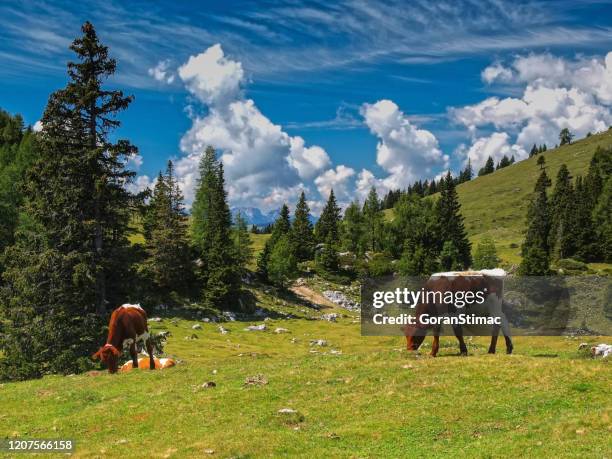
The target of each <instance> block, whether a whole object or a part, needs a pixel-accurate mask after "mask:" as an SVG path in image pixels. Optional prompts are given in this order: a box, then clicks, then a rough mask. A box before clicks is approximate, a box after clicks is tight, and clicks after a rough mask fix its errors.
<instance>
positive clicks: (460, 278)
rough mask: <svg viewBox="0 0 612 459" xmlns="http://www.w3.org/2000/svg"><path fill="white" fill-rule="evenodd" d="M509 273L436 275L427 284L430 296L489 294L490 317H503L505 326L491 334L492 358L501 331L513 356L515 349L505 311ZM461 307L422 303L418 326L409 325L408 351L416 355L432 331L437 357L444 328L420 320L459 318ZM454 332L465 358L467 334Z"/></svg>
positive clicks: (486, 271) (495, 327) (456, 328)
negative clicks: (443, 316)
mask: <svg viewBox="0 0 612 459" xmlns="http://www.w3.org/2000/svg"><path fill="white" fill-rule="evenodd" d="M505 275H506V272H505V271H504V270H503V269H483V270H481V271H459V272H448V273H436V274H432V275H431V277H430V278H429V279H428V280H427V282H426V283H425V291H426V292H441V293H442V294H444V293H445V292H474V293H476V292H487V294H488V298H487V302H488V305H489V313H490V316H492V317H500V318H501V322H502V323H501V325H493V326H492V332H491V344H490V345H489V354H495V350H496V346H497V336H498V334H499V329H500V328H501V329H502V332H503V334H504V338H505V340H506V353H508V354H512V350H513V345H512V339H511V338H510V326H509V325H508V320H507V319H506V316H505V314H504V313H503V311H502V305H503V300H502V294H503V286H504V281H503V277H504V276H505ZM456 312H457V307H455V305H453V304H440V303H426V302H421V303H419V304H418V305H417V307H416V311H415V313H416V314H415V315H416V318H417V325H407V326H405V327H404V333H405V335H406V341H407V348H408V350H409V351H416V350H417V349H418V348H419V346H420V345H421V343H422V342H423V340H424V339H425V336H426V335H427V330H428V328H432V330H433V337H434V340H433V343H432V345H431V355H432V356H433V357H435V356H436V355H437V353H438V350H439V348H440V330H441V326H440V325H429V326H428V325H423V324H421V322H420V320H419V317H420V316H421V315H423V314H428V315H429V316H430V317H439V316H441V315H444V314H451V315H452V314H455V313H456ZM453 332H454V333H455V336H456V337H457V340H458V341H459V351H460V352H461V355H467V346H466V345H465V341H464V340H463V330H462V327H461V325H453Z"/></svg>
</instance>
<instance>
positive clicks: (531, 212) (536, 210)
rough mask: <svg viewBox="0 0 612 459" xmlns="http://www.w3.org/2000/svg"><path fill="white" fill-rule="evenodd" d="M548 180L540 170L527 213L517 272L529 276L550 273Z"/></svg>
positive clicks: (544, 172) (543, 171)
mask: <svg viewBox="0 0 612 459" xmlns="http://www.w3.org/2000/svg"><path fill="white" fill-rule="evenodd" d="M549 186H550V179H549V178H548V176H547V175H546V171H545V170H542V172H541V173H540V176H539V178H538V180H537V182H536V185H535V188H534V195H533V197H532V199H531V203H530V205H529V209H528V211H527V234H526V236H525V241H524V242H523V246H522V248H521V254H522V256H523V259H522V261H521V265H520V267H519V272H520V273H521V274H523V275H529V276H544V275H547V274H548V273H549V272H550V268H549V266H550V251H549V245H548V241H549V234H550V209H549V204H548V196H547V194H546V189H547V188H548V187H549Z"/></svg>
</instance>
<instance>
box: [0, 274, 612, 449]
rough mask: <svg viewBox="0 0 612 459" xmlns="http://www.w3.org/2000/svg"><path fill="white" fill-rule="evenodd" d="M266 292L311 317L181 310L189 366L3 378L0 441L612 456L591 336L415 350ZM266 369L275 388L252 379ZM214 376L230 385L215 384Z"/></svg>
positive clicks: (350, 316) (173, 325) (176, 351)
mask: <svg viewBox="0 0 612 459" xmlns="http://www.w3.org/2000/svg"><path fill="white" fill-rule="evenodd" d="M310 285H311V286H312V285H318V284H317V283H310ZM322 286H323V284H321V287H322ZM253 293H254V294H255V295H256V296H257V298H258V302H259V306H260V307H262V308H264V309H267V310H268V312H269V313H270V315H271V316H274V313H284V314H286V313H288V312H290V313H291V314H293V316H295V318H293V319H283V320H279V319H275V320H270V321H267V322H263V323H266V325H267V326H268V331H265V332H247V331H244V330H243V329H244V328H245V327H246V326H247V325H250V324H252V323H262V322H230V323H226V324H224V327H225V328H227V329H229V330H230V332H229V333H228V334H227V335H222V334H220V333H219V331H218V330H217V326H216V325H215V324H211V323H201V326H202V327H203V328H202V330H193V329H192V328H191V327H192V325H193V324H194V322H193V321H191V320H186V319H180V318H171V317H165V318H164V320H163V321H162V322H160V323H154V324H153V325H152V328H153V329H154V330H155V331H159V330H169V331H170V332H171V333H172V336H171V337H170V339H169V341H168V344H167V346H166V351H167V352H168V353H169V354H171V355H173V356H176V357H177V358H179V359H181V360H182V363H180V364H179V365H178V366H177V367H175V368H171V369H167V370H163V371H156V372H149V371H134V372H132V373H128V374H120V375H109V374H107V373H93V374H89V375H87V374H85V375H76V376H68V377H62V376H47V377H45V378H43V379H40V380H34V381H26V382H20V383H6V384H3V385H0V399H1V400H2V413H1V414H0V437H22V438H24V437H29V438H37V437H39V438H60V437H67V438H72V439H74V440H76V442H77V448H76V453H75V457H99V456H105V457H106V456H108V457H128V458H129V457H177V458H178V457H202V456H206V455H208V454H210V453H211V451H213V452H214V453H213V454H214V456H215V457H286V456H289V455H290V456H298V457H417V456H426V457H439V456H442V455H446V454H449V453H455V454H459V455H461V456H465V457H524V456H536V457H537V456H540V457H551V456H559V457H603V456H605V455H606V454H608V453H609V435H610V432H611V430H612V421H611V418H610V416H611V415H612V413H611V412H610V409H611V404H610V397H609V381H610V378H611V377H612V371H611V369H610V368H611V367H610V365H609V363H606V362H604V361H601V360H593V359H590V358H585V357H584V356H583V355H581V354H580V353H579V352H578V350H577V347H578V343H579V341H577V340H576V339H567V338H562V337H555V338H516V339H515V351H516V354H515V355H511V356H507V355H504V354H498V355H495V356H492V355H487V354H486V349H487V341H488V340H487V339H485V338H474V339H473V340H472V341H469V349H470V354H471V355H470V356H469V357H467V358H465V357H458V356H457V351H458V350H457V346H456V342H455V340H454V338H452V339H451V338H442V340H441V342H442V343H441V344H442V349H441V356H440V357H438V358H436V359H432V358H430V357H428V356H427V355H426V352H427V350H428V349H427V348H424V349H423V354H422V355H418V354H414V353H408V352H406V351H405V350H403V346H404V341H403V340H402V339H401V338H398V337H367V338H366V337H361V336H360V333H359V324H358V323H356V314H355V313H349V312H347V311H344V310H342V311H341V310H336V312H339V313H343V314H344V317H343V318H341V319H340V320H339V321H338V322H337V323H330V322H326V321H322V320H314V319H318V317H319V316H320V315H321V314H322V313H325V312H330V311H331V310H333V308H328V309H324V310H322V311H317V310H315V309H312V308H310V307H307V306H305V305H304V304H303V303H301V302H300V301H298V299H297V298H295V297H292V296H291V295H279V294H277V293H276V292H274V291H273V290H270V289H269V288H267V287H266V288H253ZM276 327H283V328H287V329H288V330H290V333H288V334H275V333H273V332H272V331H273V330H274V329H275V328H276ZM193 334H196V335H197V339H186V338H188V337H191V336H192V335H193ZM314 339H326V340H328V342H329V346H327V347H317V346H311V345H310V340H314ZM582 340H584V341H587V342H589V343H596V342H599V340H598V339H597V338H590V337H589V338H582ZM502 342H503V340H502ZM427 345H428V342H427V343H426V346H427ZM331 350H337V351H341V354H335V353H332V352H330V351H331ZM500 350H501V351H502V352H503V346H502V349H500ZM257 374H263V375H264V377H265V378H266V379H267V381H268V384H266V385H261V386H245V384H244V382H245V378H247V377H250V376H254V375H257ZM207 381H214V382H215V383H216V387H215V388H206V389H205V388H202V387H201V386H202V384H203V383H205V382H207ZM282 408H291V409H293V410H296V411H297V413H293V414H280V413H278V411H279V410H280V409H282Z"/></svg>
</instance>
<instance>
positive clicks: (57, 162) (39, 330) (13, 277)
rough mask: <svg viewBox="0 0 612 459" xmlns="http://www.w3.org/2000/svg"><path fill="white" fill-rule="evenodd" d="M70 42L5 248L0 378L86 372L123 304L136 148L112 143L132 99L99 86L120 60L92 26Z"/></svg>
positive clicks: (126, 288) (46, 111) (126, 286)
mask: <svg viewBox="0 0 612 459" xmlns="http://www.w3.org/2000/svg"><path fill="white" fill-rule="evenodd" d="M82 31H83V36H82V37H80V38H77V39H76V40H75V41H74V42H73V43H72V45H71V47H70V48H71V49H72V50H73V51H74V52H75V53H76V56H77V61H76V62H69V63H68V75H69V78H70V81H69V83H68V84H67V86H66V88H64V89H60V90H58V91H56V92H54V93H53V94H51V96H50V97H49V102H48V104H47V107H46V109H45V112H44V115H43V117H42V126H43V128H42V132H41V135H40V150H39V153H38V157H37V160H36V162H35V164H34V165H33V166H32V168H31V169H30V170H29V172H28V174H27V178H26V180H25V184H24V187H23V188H24V192H25V204H24V217H23V219H20V222H19V227H18V230H17V232H16V238H15V241H16V242H15V244H14V245H13V246H12V247H10V248H9V249H7V253H6V257H5V261H6V271H5V272H4V275H3V280H4V287H3V289H2V299H1V301H0V303H1V304H2V315H3V318H4V323H5V333H4V334H3V335H2V342H1V343H0V345H1V347H2V350H3V352H4V357H3V363H2V369H3V370H2V371H3V374H2V377H4V378H22V377H26V376H27V377H32V376H39V375H42V374H45V373H69V372H78V371H82V370H83V369H84V368H86V367H88V366H90V365H91V364H90V360H89V355H90V353H92V352H93V351H94V350H95V348H96V347H97V345H98V344H99V343H100V341H101V338H102V334H103V328H102V324H103V322H105V321H106V305H107V304H110V305H113V306H114V305H116V304H120V302H121V301H122V300H123V299H125V298H126V295H127V290H128V285H127V283H128V282H129V263H128V262H127V256H126V254H127V251H128V250H129V247H128V241H127V238H126V233H127V228H128V219H129V212H130V204H131V195H130V194H129V193H128V192H127V191H126V189H125V186H124V185H125V184H126V183H128V182H129V181H130V180H131V178H132V177H133V176H134V173H133V172H130V171H127V170H125V168H124V166H125V163H126V160H127V158H129V157H130V156H131V155H133V154H135V153H136V148H135V147H134V146H132V145H131V144H130V143H129V142H128V141H127V140H116V141H114V142H112V141H111V140H110V137H111V136H110V134H111V132H112V130H113V129H114V128H116V127H118V126H119V124H120V123H119V121H117V120H116V115H117V113H118V112H121V111H122V110H124V109H126V108H127V107H128V105H129V104H130V102H131V101H132V97H125V96H124V95H123V93H122V92H121V91H117V90H107V89H105V88H103V82H104V80H105V79H106V78H108V77H110V76H112V74H113V73H114V72H115V61H114V60H113V59H111V58H109V57H108V50H107V48H106V47H105V46H103V45H102V44H100V42H99V40H98V37H97V35H96V32H95V30H94V28H93V26H92V25H91V24H90V23H89V22H86V23H85V24H84V25H83V27H82Z"/></svg>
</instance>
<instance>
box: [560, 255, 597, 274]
mask: <svg viewBox="0 0 612 459" xmlns="http://www.w3.org/2000/svg"><path fill="white" fill-rule="evenodd" d="M557 268H559V269H563V270H564V271H587V270H588V268H589V267H588V266H587V264H586V263H583V262H581V261H578V260H573V259H571V258H563V259H561V260H559V261H558V262H557Z"/></svg>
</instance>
